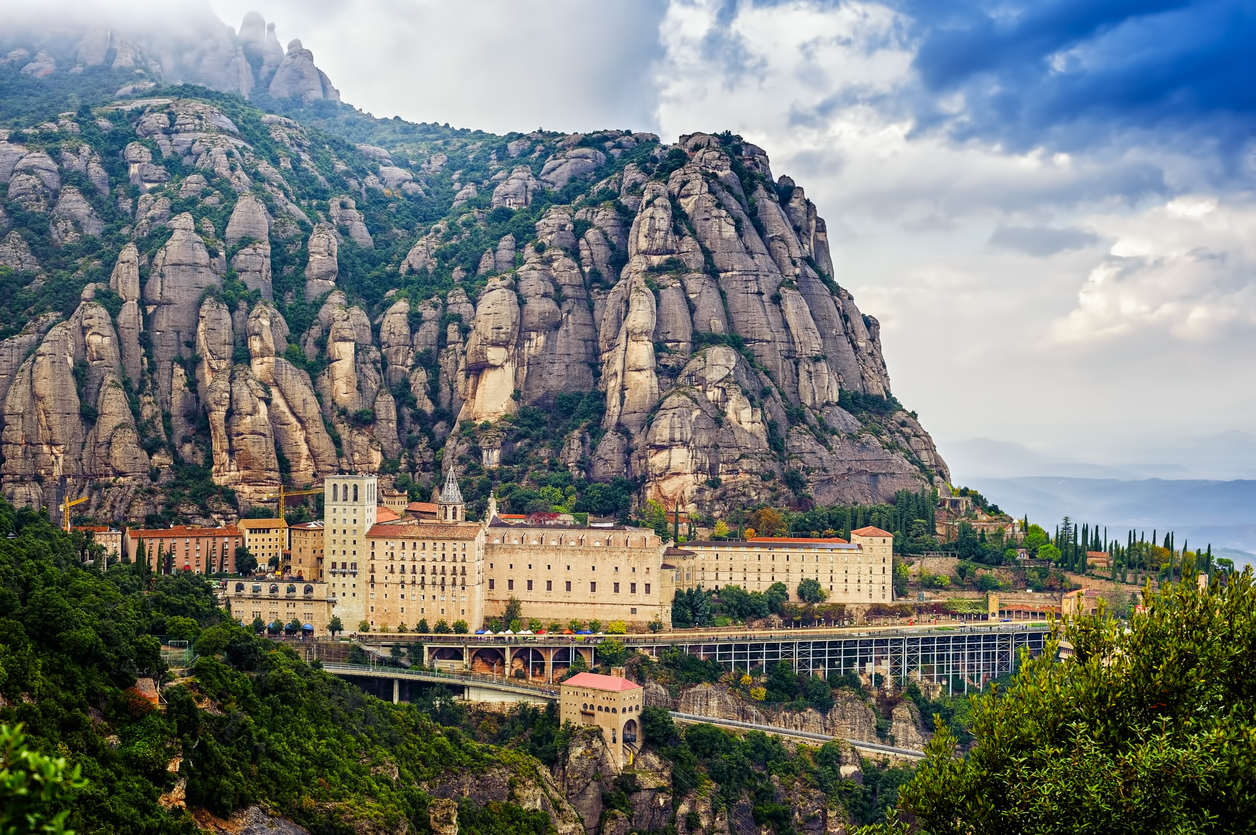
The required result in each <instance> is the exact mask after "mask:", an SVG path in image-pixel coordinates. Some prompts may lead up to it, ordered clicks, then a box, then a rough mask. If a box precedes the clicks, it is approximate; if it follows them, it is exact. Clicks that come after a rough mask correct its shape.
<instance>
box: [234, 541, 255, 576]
mask: <svg viewBox="0 0 1256 835" xmlns="http://www.w3.org/2000/svg"><path fill="white" fill-rule="evenodd" d="M235 567H236V573H237V574H252V573H253V572H254V571H256V570H257V557H255V556H253V552H252V551H250V550H249V549H248V548H246V547H245V546H243V545H237V546H236V549H235Z"/></svg>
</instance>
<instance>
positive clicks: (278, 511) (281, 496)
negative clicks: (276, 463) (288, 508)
mask: <svg viewBox="0 0 1256 835" xmlns="http://www.w3.org/2000/svg"><path fill="white" fill-rule="evenodd" d="M321 492H323V488H322V487H315V488H313V489H310V490H285V489H284V487H283V485H282V484H281V485H279V492H278V493H271V494H270V495H269V496H263V497H262V501H266V502H269V501H273V500H275V499H278V500H279V501H278V503H277V504H276V505H275V518H276V519H282V518H283V505H284V500H286V499H287V498H288V497H289V496H313V495H315V494H317V493H321Z"/></svg>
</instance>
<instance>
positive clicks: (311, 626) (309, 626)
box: [301, 623, 314, 632]
mask: <svg viewBox="0 0 1256 835" xmlns="http://www.w3.org/2000/svg"><path fill="white" fill-rule="evenodd" d="M301 628H302V629H303V630H305V631H306V632H313V631H314V624H312V623H307V624H305V625H304V626H302V627H301Z"/></svg>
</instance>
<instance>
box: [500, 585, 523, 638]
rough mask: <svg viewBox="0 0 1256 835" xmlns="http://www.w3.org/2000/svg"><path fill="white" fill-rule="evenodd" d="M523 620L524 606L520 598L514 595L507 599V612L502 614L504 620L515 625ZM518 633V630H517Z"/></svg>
mask: <svg viewBox="0 0 1256 835" xmlns="http://www.w3.org/2000/svg"><path fill="white" fill-rule="evenodd" d="M522 619H523V604H522V603H520V602H519V598H517V597H515V596H514V595H513V594H512V595H510V597H508V598H506V611H505V612H503V613H502V620H504V621H505V622H506V623H513V622H514V621H517V620H522ZM515 631H516V632H517V631H518V630H515Z"/></svg>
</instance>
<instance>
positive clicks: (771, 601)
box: [764, 583, 789, 613]
mask: <svg viewBox="0 0 1256 835" xmlns="http://www.w3.org/2000/svg"><path fill="white" fill-rule="evenodd" d="M764 596H765V597H767V603H768V611H770V612H777V613H779V612H780V611H781V607H782V606H784V605H785V603H786V602H788V601H789V588H788V587H787V586H786V585H785V584H784V583H773V584H772V585H770V586H768V590H767V592H766V593H765V595H764Z"/></svg>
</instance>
